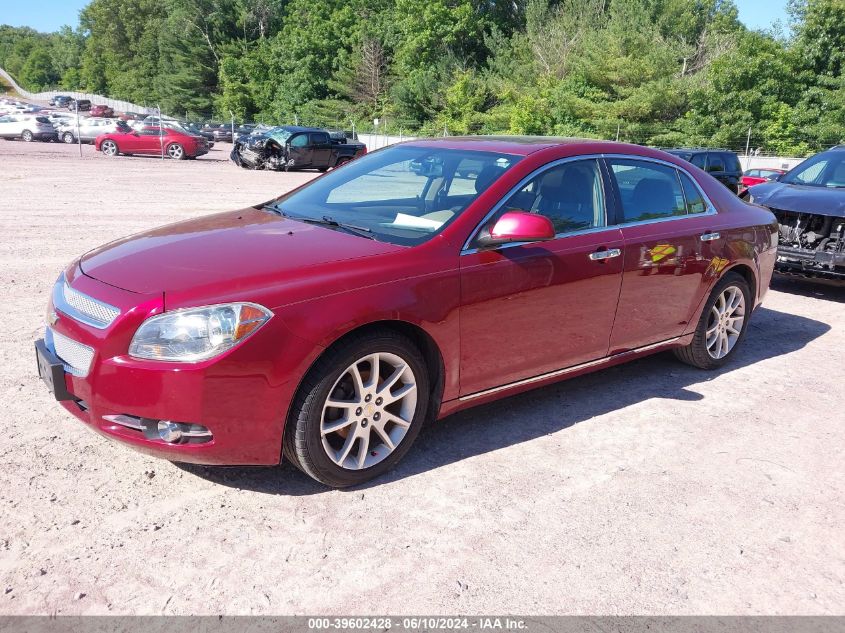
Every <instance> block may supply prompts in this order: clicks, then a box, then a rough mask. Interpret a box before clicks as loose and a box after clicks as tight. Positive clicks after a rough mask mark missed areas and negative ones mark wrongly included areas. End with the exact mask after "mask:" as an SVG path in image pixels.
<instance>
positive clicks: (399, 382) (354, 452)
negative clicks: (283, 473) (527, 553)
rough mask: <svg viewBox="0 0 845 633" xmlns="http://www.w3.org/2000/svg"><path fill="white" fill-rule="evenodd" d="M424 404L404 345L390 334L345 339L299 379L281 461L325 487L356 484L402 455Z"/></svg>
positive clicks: (425, 383)
mask: <svg viewBox="0 0 845 633" xmlns="http://www.w3.org/2000/svg"><path fill="white" fill-rule="evenodd" d="M374 358H376V360H375V361H373V360H371V359H374ZM373 367H377V368H378V370H377V371H376V372H375V374H376V375H375V377H374V375H373ZM332 402H335V403H338V404H339V405H341V406H333V405H332V404H331V403H332ZM428 402H429V379H428V371H427V370H426V365H425V360H424V359H423V356H422V354H421V353H420V351H419V350H418V349H417V347H416V346H415V345H414V344H413V343H412V342H411V341H410V340H409V339H408V338H407V337H405V336H403V335H401V334H398V333H396V332H391V331H381V332H371V333H367V334H361V335H358V336H354V337H351V338H349V339H348V340H346V341H344V342H343V343H341V344H340V345H337V346H336V347H334V348H333V349H330V350H329V351H328V352H327V353H326V354H325V355H324V356H323V357H322V358H320V359H319V360H318V361H317V362H316V363H315V365H314V366H313V367H312V368H311V370H310V371H309V372H308V374H307V375H306V377H305V378H304V379H303V381H302V384H301V385H300V387H299V391H298V393H297V395H296V397H295V398H294V401H293V404H292V405H291V410H290V415H289V417H288V422H287V425H286V428H285V436H284V441H283V447H284V454H285V456H286V457H287V459H289V460H290V461H291V462H292V463H293V464H294V465H295V466H296V467H297V468H299V469H300V470H301V471H302V472H304V473H305V474H306V475H309V476H310V477H312V478H313V479H316V480H317V481H319V482H320V483H322V484H325V485H326V486H331V487H334V488H343V487H346V486H354V485H358V484H362V483H364V482H365V481H369V480H370V479H373V478H375V477H378V476H380V475H383V474H384V473H385V472H387V471H388V470H390V469H391V468H392V467H393V466H394V465H395V464H396V463H397V462H398V461H399V460H400V459H401V458H402V457H403V456H404V455H405V453H407V452H408V449H409V448H410V447H411V444H412V443H413V442H414V440H415V439H416V437H417V435H418V434H419V432H420V428H421V427H422V425H423V423H424V419H425V416H426V412H427V410H428ZM343 405H346V406H343ZM333 426H334V427H335V428H334V429H332V427H333ZM389 445H390V446H389Z"/></svg>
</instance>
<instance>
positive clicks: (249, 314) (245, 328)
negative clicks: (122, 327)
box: [129, 303, 273, 362]
mask: <svg viewBox="0 0 845 633" xmlns="http://www.w3.org/2000/svg"><path fill="white" fill-rule="evenodd" d="M271 316H273V313H272V312H270V311H269V310H268V309H267V308H265V307H263V306H260V305H258V304H255V303H223V304H220V305H214V306H205V307H203V308H187V309H184V310H174V311H173V312H165V313H164V314H160V315H158V316H154V317H151V318H149V319H147V320H146V321H144V322H143V323H142V324H141V327H139V328H138V331H137V332H135V336H133V337H132V342H131V343H130V344H129V355H130V356H134V357H135V358H146V359H149V360H167V361H180V362H195V361H200V360H206V359H208V358H213V357H214V356H217V355H218V354H222V353H223V352H225V351H226V350H227V349H231V348H233V347H234V346H235V345H237V344H238V343H240V342H241V341H243V340H244V339H246V338H247V337H249V336H250V335H251V334H252V333H253V332H255V331H256V330H258V329H259V328H260V327H261V326H262V325H264V324H265V323H266V322H267V321H268V320H269V319H270V317H271Z"/></svg>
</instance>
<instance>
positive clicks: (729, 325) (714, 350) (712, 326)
mask: <svg viewBox="0 0 845 633" xmlns="http://www.w3.org/2000/svg"><path fill="white" fill-rule="evenodd" d="M744 322H745V296H744V295H743V294H742V290H740V289H739V288H737V287H736V286H728V287H727V288H725V289H724V290H723V291H722V293H721V294H720V295H719V296H718V297H717V298H716V301H715V302H714V303H713V307H711V308H710V317H709V318H708V320H707V330H706V333H705V336H706V339H705V344H706V346H707V353H708V354H710V357H711V358H714V359H717V360H718V359H720V358H724V357H725V356H727V355H728V354H730V352H731V350H732V349H733V348H734V345H736V342H737V341H738V340H739V336H740V334H741V333H742V325H743V323H744Z"/></svg>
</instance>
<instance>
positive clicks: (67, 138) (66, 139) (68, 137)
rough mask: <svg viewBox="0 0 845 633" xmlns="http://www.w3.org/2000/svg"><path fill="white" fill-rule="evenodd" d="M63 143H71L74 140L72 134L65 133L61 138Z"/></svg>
mask: <svg viewBox="0 0 845 633" xmlns="http://www.w3.org/2000/svg"><path fill="white" fill-rule="evenodd" d="M62 140H64V142H65V143H73V142H74V141H75V140H76V139H75V138H73V134H71V133H70V132H65V135H64V136H63V137H62Z"/></svg>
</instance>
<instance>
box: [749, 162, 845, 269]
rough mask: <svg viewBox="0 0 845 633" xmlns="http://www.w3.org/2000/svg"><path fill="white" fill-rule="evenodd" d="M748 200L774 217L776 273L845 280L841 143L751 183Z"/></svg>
mask: <svg viewBox="0 0 845 633" xmlns="http://www.w3.org/2000/svg"><path fill="white" fill-rule="evenodd" d="M746 200H747V201H748V202H752V203H754V204H759V205H762V206H764V207H766V208H768V209H769V210H770V211H772V213H774V214H775V217H776V218H777V221H778V225H779V241H778V256H777V263H776V270H777V271H778V272H780V273H785V274H795V275H800V276H804V277H823V278H828V279H838V280H843V281H845V145H840V146H838V147H834V148H832V149H830V150H827V151H825V152H821V153H819V154H816V155H815V156H812V157H811V158H808V159H807V160H805V161H804V162H803V163H801V164H800V165H798V166H797V167H795V168H793V169H792V170H790V171H789V172H787V173H786V174H784V175H782V176H780V177H779V178H778V179H777V180H776V181H772V182H766V183H763V184H760V185H756V186H754V187H751V188H750V189H748V192H747V194H746Z"/></svg>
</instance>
